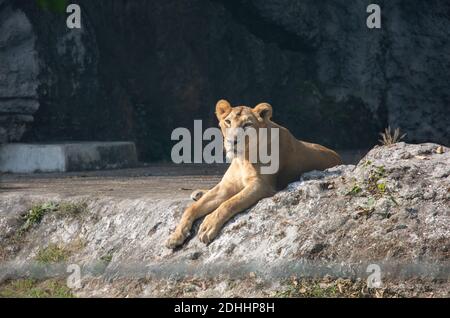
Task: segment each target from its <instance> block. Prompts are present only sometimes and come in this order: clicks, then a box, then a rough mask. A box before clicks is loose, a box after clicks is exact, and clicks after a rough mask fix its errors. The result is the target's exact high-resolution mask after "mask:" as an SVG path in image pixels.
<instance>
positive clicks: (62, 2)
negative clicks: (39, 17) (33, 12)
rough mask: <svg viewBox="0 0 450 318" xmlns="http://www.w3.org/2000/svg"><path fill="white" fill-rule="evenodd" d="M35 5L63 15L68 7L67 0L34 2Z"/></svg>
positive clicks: (38, 0)
mask: <svg viewBox="0 0 450 318" xmlns="http://www.w3.org/2000/svg"><path fill="white" fill-rule="evenodd" d="M36 3H37V4H38V6H39V7H40V8H41V9H45V10H50V11H52V12H56V13H64V12H65V11H66V8H67V6H68V2H67V0H36Z"/></svg>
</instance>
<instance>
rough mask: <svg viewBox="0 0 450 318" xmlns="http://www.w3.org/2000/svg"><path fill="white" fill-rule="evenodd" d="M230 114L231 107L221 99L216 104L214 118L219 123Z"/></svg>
mask: <svg viewBox="0 0 450 318" xmlns="http://www.w3.org/2000/svg"><path fill="white" fill-rule="evenodd" d="M230 112H231V105H230V103H229V102H228V101H226V100H224V99H221V100H219V101H218V102H217V104H216V116H217V119H219V121H221V120H222V119H223V118H224V117H225V116H227V115H228V114H229V113H230Z"/></svg>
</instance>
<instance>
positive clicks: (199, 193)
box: [191, 190, 207, 201]
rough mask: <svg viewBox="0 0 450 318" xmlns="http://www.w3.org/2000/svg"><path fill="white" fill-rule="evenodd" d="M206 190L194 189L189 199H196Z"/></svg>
mask: <svg viewBox="0 0 450 318" xmlns="http://www.w3.org/2000/svg"><path fill="white" fill-rule="evenodd" d="M206 191H207V190H195V191H194V192H192V193H191V200H193V201H198V200H200V199H201V197H202V196H203V195H204V194H205V193H206Z"/></svg>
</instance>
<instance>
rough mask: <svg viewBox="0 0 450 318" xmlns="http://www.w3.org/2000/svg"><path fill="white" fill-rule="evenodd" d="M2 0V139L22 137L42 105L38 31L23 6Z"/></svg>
mask: <svg viewBox="0 0 450 318" xmlns="http://www.w3.org/2000/svg"><path fill="white" fill-rule="evenodd" d="M4 2H5V1H1V2H0V143H4V142H9V141H17V140H20V138H21V137H22V135H23V134H24V133H25V130H26V128H27V124H30V123H31V122H32V121H33V116H32V115H33V114H34V113H35V112H36V111H37V110H38V108H39V101H38V93H37V88H38V84H39V81H38V75H39V63H38V56H37V53H36V48H35V41H36V35H35V32H34V29H33V26H32V25H31V22H30V20H29V19H28V17H27V16H26V15H25V13H24V12H23V11H21V10H18V9H14V8H12V7H11V6H6V5H5V3H4Z"/></svg>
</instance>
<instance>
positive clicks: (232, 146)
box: [216, 100, 272, 159]
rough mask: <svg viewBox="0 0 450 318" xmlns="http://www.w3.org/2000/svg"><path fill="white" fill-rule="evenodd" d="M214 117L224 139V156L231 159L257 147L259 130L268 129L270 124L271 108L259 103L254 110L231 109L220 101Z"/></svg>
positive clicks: (224, 101)
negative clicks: (217, 121) (250, 148)
mask: <svg viewBox="0 0 450 318" xmlns="http://www.w3.org/2000/svg"><path fill="white" fill-rule="evenodd" d="M216 116H217V119H218V120H219V126H220V128H221V130H222V134H223V137H224V148H225V151H226V155H227V157H228V158H229V159H231V158H233V157H235V156H237V155H241V154H244V153H248V150H249V147H252V148H253V147H256V146H257V143H258V140H259V135H260V129H261V128H268V126H269V124H270V120H271V118H272V106H270V105H269V104H267V103H261V104H259V105H257V106H256V107H254V108H251V107H247V106H237V107H231V105H230V103H229V102H228V101H226V100H220V101H219V102H218V103H217V105H216ZM252 136H255V138H253V139H252V138H251V137H252ZM242 141H243V143H242V144H243V145H242V147H241V142H242ZM253 142H254V143H253Z"/></svg>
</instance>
